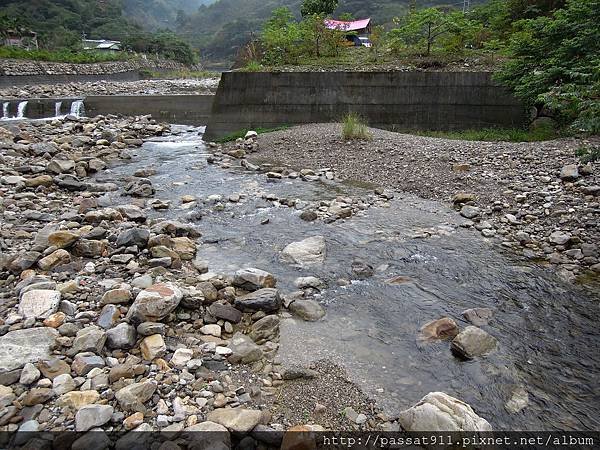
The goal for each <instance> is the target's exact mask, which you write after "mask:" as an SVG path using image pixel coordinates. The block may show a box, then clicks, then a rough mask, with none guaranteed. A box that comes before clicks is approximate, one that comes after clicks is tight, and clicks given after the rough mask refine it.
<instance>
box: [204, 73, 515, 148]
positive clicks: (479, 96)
mask: <svg viewBox="0 0 600 450" xmlns="http://www.w3.org/2000/svg"><path fill="white" fill-rule="evenodd" d="M348 112H356V113H358V114H360V115H361V116H363V117H365V118H366V119H367V120H368V122H369V124H370V125H372V126H375V127H380V128H387V129H410V128H413V129H428V130H453V129H468V128H483V127H490V126H502V127H511V126H520V125H522V124H523V123H524V120H525V116H524V110H523V107H522V106H521V104H520V103H519V102H518V101H517V100H516V99H515V98H514V97H512V95H510V93H509V92H507V91H506V90H505V89H503V88H502V87H499V86H497V85H496V84H495V83H494V82H493V81H492V80H491V74H489V73H483V72H376V73H373V72H304V73H302V72H295V73H245V72H227V73H223V75H222V77H221V83H220V84H219V89H218V91H217V95H216V98H215V102H214V105H213V111H212V116H211V119H210V121H209V124H208V127H207V130H206V134H205V139H207V140H211V139H216V138H219V137H222V136H224V135H226V134H228V133H232V132H235V131H238V130H240V129H244V128H257V127H263V128H270V127H276V126H280V125H294V124H302V123H315V122H332V121H339V120H340V118H341V117H343V116H344V114H346V113H348Z"/></svg>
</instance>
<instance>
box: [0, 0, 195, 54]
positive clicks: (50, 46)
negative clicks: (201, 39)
mask: <svg viewBox="0 0 600 450" xmlns="http://www.w3.org/2000/svg"><path fill="white" fill-rule="evenodd" d="M19 28H25V29H31V30H33V31H35V32H37V33H38V42H39V45H40V48H41V49H42V50H49V51H51V52H53V51H60V52H61V54H62V56H61V58H64V57H66V55H67V53H65V51H67V50H68V51H69V52H70V53H71V54H72V55H71V56H69V57H68V58H67V61H76V60H77V59H81V60H82V61H88V60H89V58H92V59H94V60H97V59H98V57H94V56H92V57H86V56H84V55H81V56H77V55H76V53H80V52H82V48H81V37H82V36H83V35H85V36H86V37H87V38H89V39H114V40H119V41H121V42H122V43H123V45H124V47H125V48H126V49H127V50H130V51H134V52H144V53H150V54H153V55H159V56H161V57H164V58H170V59H174V60H176V61H179V62H181V63H184V64H193V63H194V62H196V60H197V55H196V54H195V52H194V51H193V50H192V48H191V47H190V45H189V44H187V43H186V42H185V41H183V40H182V39H181V38H180V37H179V36H178V35H176V34H175V33H173V32H171V31H160V32H157V33H150V32H147V31H144V30H143V29H142V28H141V27H140V26H139V25H135V24H133V23H132V22H130V21H129V20H128V19H126V18H125V17H123V15H122V5H121V1H120V0H103V1H97V0H30V1H20V0H5V1H4V2H2V6H0V37H3V36H4V35H6V33H8V31H9V30H14V29H19ZM32 56H34V57H35V56H40V57H42V58H51V57H52V56H49V55H47V54H44V53H40V54H32ZM111 58H112V59H115V58H116V57H111Z"/></svg>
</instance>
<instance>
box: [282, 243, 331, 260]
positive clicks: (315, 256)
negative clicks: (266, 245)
mask: <svg viewBox="0 0 600 450" xmlns="http://www.w3.org/2000/svg"><path fill="white" fill-rule="evenodd" d="M325 256H326V245H325V238H324V237H323V236H313V237H309V238H307V239H304V240H302V241H299V242H292V243H291V244H289V245H288V246H287V247H285V248H284V249H283V251H282V252H281V257H282V259H283V260H284V261H285V262H289V263H292V264H298V265H300V266H310V265H314V264H320V263H322V262H323V261H325Z"/></svg>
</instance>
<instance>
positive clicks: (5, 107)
mask: <svg viewBox="0 0 600 450" xmlns="http://www.w3.org/2000/svg"><path fill="white" fill-rule="evenodd" d="M9 106H10V103H9V102H4V103H2V118H3V119H8V118H9V117H8V107H9Z"/></svg>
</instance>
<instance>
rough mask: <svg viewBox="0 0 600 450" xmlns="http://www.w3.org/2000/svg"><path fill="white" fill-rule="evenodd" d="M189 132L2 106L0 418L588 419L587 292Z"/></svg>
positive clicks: (335, 177) (407, 210) (240, 433)
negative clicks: (21, 115) (10, 117)
mask: <svg viewBox="0 0 600 450" xmlns="http://www.w3.org/2000/svg"><path fill="white" fill-rule="evenodd" d="M201 132H202V130H199V129H195V128H186V127H176V126H173V127H170V126H168V125H165V124H159V123H156V122H155V121H154V120H152V119H150V118H149V117H136V118H118V117H114V116H107V117H102V116H100V117H96V118H76V117H72V116H67V117H66V118H64V119H61V120H52V121H39V122H33V121H15V122H10V123H7V124H4V125H3V126H2V127H0V149H1V151H0V192H1V194H2V195H1V200H0V212H1V213H2V217H1V222H2V227H1V229H2V231H1V235H0V250H1V254H0V431H10V432H16V431H18V430H20V431H45V432H53V433H54V435H52V434H48V435H40V434H35V435H33V438H34V439H48V438H51V437H52V436H58V434H60V433H61V432H69V431H77V432H79V433H80V434H77V435H76V434H73V433H71V434H67V437H66V438H65V439H71V441H73V440H75V439H77V440H76V441H75V443H74V447H75V448H83V447H85V446H89V445H94V446H95V447H97V446H106V445H107V439H109V437H110V438H112V439H117V438H118V439H119V443H118V444H117V448H125V447H129V446H131V445H132V442H136V444H140V442H141V440H143V439H154V440H156V439H171V440H173V439H175V440H176V439H184V438H185V436H186V434H188V433H190V432H193V431H219V432H220V433H218V434H213V435H212V439H214V441H212V442H211V443H210V448H229V447H231V446H236V445H238V444H239V445H242V446H243V447H246V446H248V447H257V448H269V447H279V446H280V444H281V443H282V440H283V448H296V447H295V445H296V443H295V441H294V439H295V438H294V434H290V433H283V432H284V431H290V430H302V431H309V430H322V429H332V430H391V431H394V430H399V429H404V430H419V429H421V430H422V429H432V430H433V429H436V427H438V426H439V424H440V423H444V424H445V425H444V429H451V430H465V431H477V430H480V431H481V430H490V429H491V428H492V427H494V428H496V429H508V428H511V427H514V426H515V424H520V425H519V426H521V427H528V428H530V429H543V428H560V429H593V428H594V427H595V426H596V425H597V422H595V420H596V418H597V411H596V408H597V405H598V404H600V402H596V401H595V399H594V395H595V394H592V395H591V396H590V394H589V392H596V391H595V389H596V385H595V384H594V383H595V381H594V377H593V375H592V374H593V373H594V372H595V371H596V370H597V368H598V367H599V366H600V362H599V361H598V353H597V352H596V351H595V348H596V347H595V345H596V344H595V343H596V342H597V341H596V339H597V326H596V316H597V311H596V309H597V306H594V305H597V302H596V303H593V296H592V295H591V294H589V293H587V292H585V291H579V290H577V289H574V288H572V287H570V286H569V285H567V284H563V283H562V282H561V281H557V280H555V279H553V277H549V276H548V274H546V273H544V272H540V271H539V270H537V269H534V268H531V267H528V266H519V265H518V264H517V263H515V262H514V261H512V260H507V259H504V258H503V257H501V256H499V255H498V254H497V253H495V251H494V250H493V249H491V248H490V247H488V246H487V245H486V241H485V240H484V239H482V238H481V237H480V236H477V235H473V233H470V232H469V231H468V230H466V229H464V228H463V227H461V225H462V222H463V219H462V218H461V216H460V215H459V214H457V213H456V212H453V211H452V210H450V209H444V208H443V207H440V205H439V204H437V203H435V202H428V201H424V200H422V199H419V198H416V197H412V196H407V195H405V194H401V193H394V192H392V191H390V190H387V189H380V188H377V189H372V188H366V187H364V186H356V185H352V184H343V183H341V182H340V171H337V170H335V168H334V167H333V166H330V167H324V166H320V167H319V170H313V169H310V168H306V167H304V165H299V166H298V170H297V171H294V170H289V169H286V168H285V167H283V166H281V165H279V164H277V163H274V162H273V161H271V162H268V163H266V162H264V161H262V162H260V163H259V164H254V163H253V162H252V160H253V158H249V157H256V155H260V154H261V152H262V151H263V150H262V148H263V147H262V146H263V145H264V142H261V141H262V140H263V139H264V138H263V137H261V138H260V139H259V141H258V142H257V140H256V137H255V136H253V135H252V134H250V135H249V136H248V139H246V140H242V141H239V142H237V143H235V144H233V145H232V146H228V147H219V146H217V145H214V144H211V145H208V146H207V145H205V144H204V143H203V142H202V141H201ZM209 150H210V151H209ZM279 156H282V155H279ZM306 165H308V164H306ZM590 300H591V301H592V303H590ZM530 304H531V307H530ZM565 308H568V310H569V314H563V313H562V311H564V310H565ZM524 311H528V313H527V314H524ZM547 323H552V324H553V325H554V326H556V327H559V328H560V329H564V330H571V331H572V333H570V334H569V335H565V336H563V337H562V339H561V340H560V341H557V340H556V334H555V331H554V330H553V329H552V328H550V329H548V328H547V326H546V325H547ZM517 335H518V336H519V339H520V340H521V342H519V343H517V342H515V336H517ZM573 348H577V349H578V350H577V354H578V355H579V357H577V358H575V357H571V355H570V350H569V351H567V350H566V349H573ZM565 374H567V375H565ZM569 374H570V375H569ZM569 376H570V377H571V378H568V379H570V380H572V379H577V380H587V381H585V382H583V381H582V382H580V383H572V382H570V383H567V382H566V380H565V377H569ZM590 390H591V391H590ZM440 391H444V392H448V393H443V392H440ZM428 392H429V394H428ZM459 399H460V400H459ZM461 400H464V401H467V402H468V403H469V404H471V405H472V406H473V407H471V406H469V405H468V404H466V403H464V402H463V401H461ZM549 404H551V405H553V407H548V405H549ZM559 404H560V405H561V407H558V405H559ZM486 419H487V420H486ZM93 430H104V431H106V432H120V433H121V434H118V435H116V434H115V433H111V434H110V435H109V437H107V436H106V435H104V434H102V433H87V432H88V431H93ZM130 431H131V432H132V431H153V432H157V431H162V432H163V433H161V435H160V436H156V435H155V436H153V435H151V434H150V433H144V434H138V433H130ZM263 431H265V432H268V433H261V432H263ZM166 432H169V433H166ZM2 436H3V438H9V437H11V438H13V439H17V440H19V439H21V440H23V439H26V438H30V437H31V435H27V434H21V435H20V436H21V437H19V436H18V435H17V436H16V437H15V436H11V435H9V434H3V435H2ZM71 441H70V442H71ZM92 441H94V442H92ZM19 442H20V441H19ZM20 443H22V444H23V443H25V442H20ZM38 443H39V442H38ZM164 445H171V444H164ZM157 447H158V445H157ZM165 448H167V447H165ZM168 448H174V447H171V446H169V447H168Z"/></svg>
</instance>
